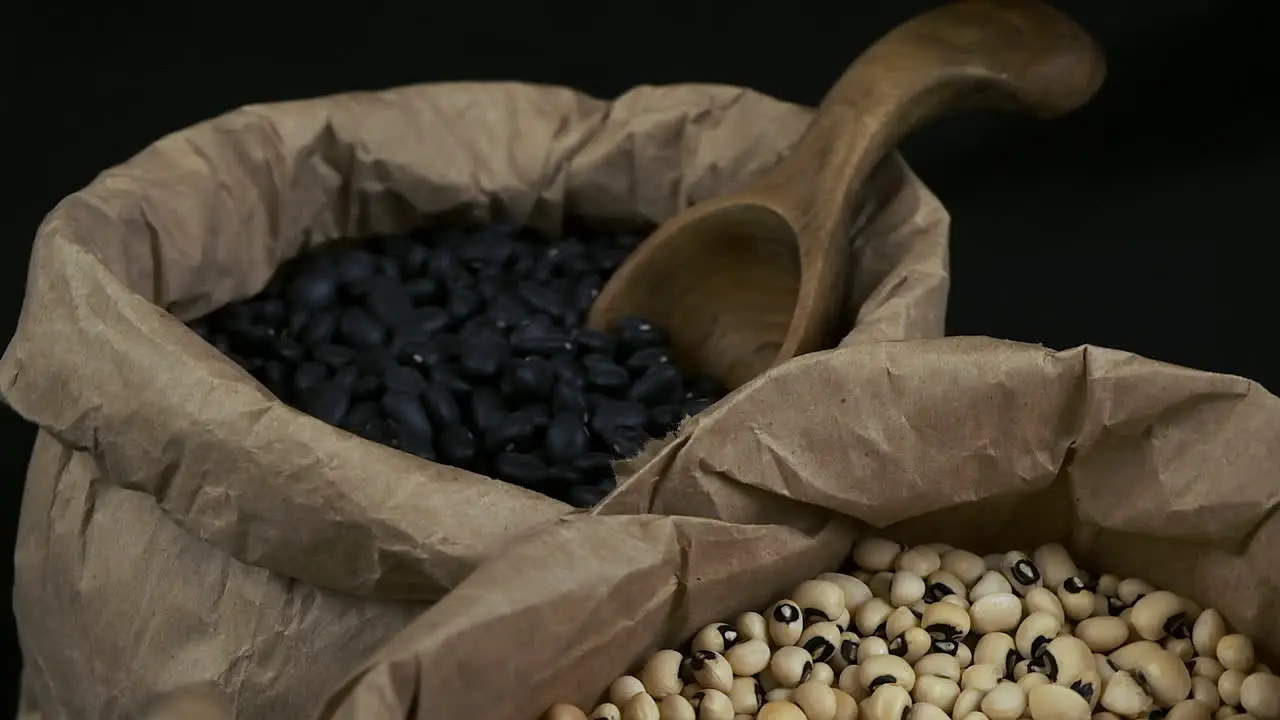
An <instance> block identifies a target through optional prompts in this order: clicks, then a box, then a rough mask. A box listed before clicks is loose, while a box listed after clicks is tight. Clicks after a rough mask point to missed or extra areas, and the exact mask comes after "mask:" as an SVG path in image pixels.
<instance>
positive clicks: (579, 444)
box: [545, 413, 591, 464]
mask: <svg viewBox="0 0 1280 720" xmlns="http://www.w3.org/2000/svg"><path fill="white" fill-rule="evenodd" d="M545 440H546V453H547V459H548V460H550V461H551V462H552V463H554V464H560V463H569V462H573V461H574V460H576V459H577V458H579V457H581V456H582V455H583V454H584V453H586V452H587V448H588V447H589V446H590V444H591V436H590V435H588V434H587V429H586V427H584V426H583V424H582V416H580V415H574V414H569V413H559V414H557V415H555V416H554V417H553V418H552V419H551V422H550V424H548V425H547V433H546V438H545Z"/></svg>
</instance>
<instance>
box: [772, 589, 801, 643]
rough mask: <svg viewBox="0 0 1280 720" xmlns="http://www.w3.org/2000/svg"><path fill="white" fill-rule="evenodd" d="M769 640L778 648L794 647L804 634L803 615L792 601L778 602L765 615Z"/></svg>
mask: <svg viewBox="0 0 1280 720" xmlns="http://www.w3.org/2000/svg"><path fill="white" fill-rule="evenodd" d="M764 619H765V623H767V625H768V627H769V640H770V641H771V642H772V643H773V644H774V645H777V646H779V647H783V646H786V645H795V644H796V641H797V640H799V639H800V633H802V632H804V614H803V613H802V612H801V611H800V606H799V605H797V604H796V603H795V601H793V600H779V601H778V602H776V603H774V604H773V606H772V607H770V608H769V611H768V612H767V613H765V618H764Z"/></svg>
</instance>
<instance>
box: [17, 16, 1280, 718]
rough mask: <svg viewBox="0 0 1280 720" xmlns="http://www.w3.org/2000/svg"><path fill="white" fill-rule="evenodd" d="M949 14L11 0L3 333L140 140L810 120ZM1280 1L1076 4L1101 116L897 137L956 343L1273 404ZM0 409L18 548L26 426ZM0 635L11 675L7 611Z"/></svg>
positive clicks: (965, 122)
mask: <svg viewBox="0 0 1280 720" xmlns="http://www.w3.org/2000/svg"><path fill="white" fill-rule="evenodd" d="M936 4H939V3H937V2H927V1H925V0H898V1H896V2H890V1H889V0H876V1H874V2H867V1H861V2H843V3H804V2H798V3H797V2H792V3H786V2H769V3H765V2H759V1H758V0H737V1H736V2H719V3H713V2H707V1H706V0H704V1H703V2H700V3H699V2H687V3H681V4H676V3H671V4H670V5H666V4H664V3H625V2H622V1H621V0H613V2H612V3H605V2H599V3H594V4H585V3H583V4H581V6H579V5H578V4H569V3H565V2H551V3H546V4H542V3H497V2H493V0H489V1H488V2H470V3H462V4H453V3H384V2H377V1H375V0H365V1H364V2H359V3H355V4H352V5H350V6H347V5H344V4H340V3H334V4H333V5H332V7H328V6H324V4H323V3H320V4H307V5H305V6H303V5H301V4H297V3H271V2H259V3H257V4H256V5H244V6H238V5H236V4H235V3H226V2H222V3H215V4H210V3H169V4H168V5H171V6H172V7H169V6H165V7H160V6H159V5H158V4H157V5H156V6H153V7H142V6H133V7H131V6H129V5H128V4H127V3H125V4H121V3H98V4H93V5H88V4H86V5H85V6H84V7H72V6H70V5H66V6H60V7H59V6H52V5H47V6H46V5H39V6H37V5H22V4H21V3H19V6H18V8H17V11H16V16H15V14H14V12H13V11H12V10H11V11H9V12H8V13H6V14H7V15H8V17H7V18H6V19H5V21H4V22H3V23H0V24H2V25H3V26H4V27H3V33H4V35H5V36H7V37H6V38H5V40H6V42H5V43H4V45H5V47H6V49H7V50H9V51H11V52H12V53H13V56H14V61H12V62H11V63H6V65H7V66H8V69H7V70H6V72H7V73H11V75H10V77H11V81H10V82H8V83H5V85H6V86H7V88H8V90H7V92H5V93H4V95H2V96H0V98H3V99H0V108H2V109H3V111H2V112H0V117H4V122H5V125H4V128H5V132H7V133H8V136H7V139H8V142H7V143H6V145H7V147H6V151H7V152H6V155H7V157H8V159H9V163H8V167H9V173H10V177H9V179H8V180H9V183H10V184H11V186H12V187H15V188H16V190H17V194H16V197H14V196H12V195H10V196H9V199H8V201H7V203H6V206H5V207H6V211H5V212H4V213H3V217H4V222H5V223H6V227H5V235H4V241H3V243H2V244H0V248H3V251H4V262H3V264H0V267H2V268H3V271H4V273H5V278H4V279H5V282H4V283H3V285H0V298H2V301H3V311H2V312H0V331H2V332H3V337H5V338H8V337H9V336H10V335H11V334H12V332H13V328H14V325H15V323H16V319H17V314H18V309H19V306H20V303H21V298H22V287H23V284H24V276H25V273H26V263H27V257H28V255H29V251H30V242H31V238H32V237H33V235H34V232H35V229H36V226H37V224H38V223H39V222H40V219H41V218H42V217H43V215H44V213H46V212H47V211H48V210H49V209H50V208H52V206H53V205H54V204H55V203H56V202H57V201H58V200H59V199H60V198H61V197H63V196H64V195H66V194H68V193H70V192H73V191H75V190H76V189H78V188H80V187H82V186H83V185H85V184H86V183H88V182H89V181H90V180H91V179H92V178H93V176H94V175H95V174H96V173H97V172H98V171H100V170H102V169H104V168H106V167H108V166H110V165H112V164H115V163H118V162H121V161H123V160H125V159H126V158H128V157H129V156H130V155H132V154H133V153H135V152H137V151H138V150H139V149H141V148H142V147H143V146H145V145H146V144H147V143H148V142H150V141H152V140H154V139H156V138H158V137H160V136H161V135H163V134H165V133H168V132H170V131H173V130H177V129H179V128H181V127H183V126H186V125H189V124H191V123H194V122H196V121H199V120H202V119H205V118H207V117H210V116H212V115H216V114H219V113H221V112H224V111H226V110H230V109H232V108H235V107H237V106H239V105H243V104H246V103H250V102H261V101H270V100H283V99H293V98H302V97H309V96H314V95H321V94H327V93H333V92H340V91H345V90H356V89H377V88H382V87H388V86H393V85H399V84H407V83H414V82H425V81H434V80H456V79H516V80H529V81H536V82H546V83H557V84H565V85H572V86H575V87H578V88H580V89H582V90H585V91H587V92H590V93H592V94H595V95H597V96H602V97H607V96H611V95H615V94H617V93H619V92H621V91H623V90H625V89H627V88H628V87H630V86H632V85H636V84H640V83H673V82H689V81H697V82H722V83H732V84H739V85H747V86H751V87H754V88H756V89H758V90H761V91H763V92H766V93H770V94H772V95H775V96H778V97H781V98H784V99H787V100H792V101H796V102H803V103H810V104H812V103H816V102H817V101H818V100H819V99H820V98H821V96H822V93H823V91H824V90H825V89H826V87H827V86H828V85H829V83H830V82H832V81H833V80H834V79H835V78H836V76H837V75H838V74H839V73H840V71H841V70H842V69H843V67H844V66H845V65H846V64H847V63H848V62H849V61H850V60H851V59H852V58H853V57H854V56H855V55H856V54H857V53H858V52H859V51H861V50H862V49H863V48H865V47H866V46H867V45H868V44H870V43H871V42H872V41H873V40H874V39H875V38H876V37H878V36H879V35H881V34H883V33H884V32H885V31H887V30H888V29H889V28H890V27H892V26H893V25H894V24H896V23H898V22H900V21H902V20H905V19H906V18H907V17H909V16H910V15H912V14H914V13H916V12H918V11H920V10H921V9H924V8H926V7H930V6H933V5H936ZM1271 5H1273V3H1268V2H1267V1H1266V0H1243V1H1241V2H1228V1H1224V0H1170V1H1169V2H1150V1H1147V2H1124V1H1122V0H1109V1H1108V0H1091V1H1089V2H1082V1H1077V2H1071V1H1070V0H1060V2H1059V4H1058V6H1059V7H1060V8H1062V9H1063V10H1066V11H1067V12H1068V13H1070V14H1071V15H1073V16H1074V17H1075V18H1076V19H1077V20H1079V21H1080V22H1081V23H1082V24H1083V25H1085V26H1086V27H1087V28H1089V29H1090V30H1091V31H1092V32H1093V33H1094V35H1095V36H1096V37H1097V38H1098V39H1099V41H1100V42H1101V43H1102V45H1103V46H1104V48H1105V49H1106V51H1107V54H1108V59H1109V66H1110V74H1109V78H1108V81H1107V84H1106V86H1105V87H1104V89H1103V91H1102V92H1101V93H1100V95H1099V96H1098V97H1097V98H1096V100H1095V101H1094V102H1093V103H1092V105H1090V106H1089V107H1088V108H1087V109H1085V110H1083V111H1081V112H1079V113H1077V114H1075V115H1072V116H1069V117H1067V118H1063V119H1060V120H1056V121H1052V122H1035V121H1031V120H1026V119H1010V118H1006V117H1000V116H987V115H981V116H968V117H963V118H958V119H954V120H947V121H943V122H942V123H940V124H937V125H934V126H932V127H931V128H929V129H926V130H924V131H923V132H921V133H919V134H917V135H916V136H915V137H912V138H910V139H909V140H908V141H907V143H906V144H905V145H904V147H903V151H904V153H905V154H906V157H907V159H908V161H910V162H911V163H912V164H913V166H914V168H915V170H916V171H917V173H918V174H919V175H920V176H921V177H922V178H923V179H924V181H925V182H926V183H927V184H929V185H930V186H931V187H932V188H933V189H934V191H935V192H936V193H937V194H938V195H939V196H940V197H941V199H942V200H943V202H945V203H946V204H947V206H948V208H949V209H950V210H951V213H952V216H953V233H952V251H953V270H954V284H953V289H952V295H951V306H950V317H949V328H948V329H949V332H950V333H951V334H982V335H992V336H998V337H1005V338H1012V339H1017V340H1025V341H1031V342H1040V343H1044V344H1045V345H1048V346H1050V347H1055V348H1062V347H1069V346H1072V345H1076V344H1080V343H1086V342H1087V343H1093V344H1098V345H1106V346H1111V347H1117V348H1122V349H1125V350H1131V351H1134V352H1137V353H1140V354H1143V355H1147V356H1149V357H1154V358H1157V359H1160V360H1166V361H1170V362H1174V363H1179V364H1184V365H1189V366H1192V367H1197V368H1203V369H1208V370H1214V371H1221V372H1227V373H1235V374H1240V375H1244V376H1247V377H1250V378H1253V379H1255V380H1258V381H1260V382H1261V383H1263V384H1264V385H1266V386H1268V387H1269V388H1270V389H1271V390H1272V391H1278V390H1280V366H1277V364H1276V363H1274V362H1265V361H1264V357H1266V356H1264V351H1263V345H1264V338H1265V337H1266V335H1267V334H1268V333H1266V332H1265V331H1264V328H1265V327H1273V328H1274V327H1275V326H1276V323H1275V320H1274V319H1273V318H1272V313H1273V312H1274V311H1275V310H1276V309H1277V303H1276V299H1277V293H1276V281H1275V279H1274V277H1273V274H1274V273H1275V272H1276V270H1274V269H1273V268H1274V265H1273V261H1274V260H1275V259H1276V258H1277V254H1278V253H1277V250H1276V247H1275V246H1276V241H1277V239H1280V233H1278V232H1277V230H1276V226H1275V224H1274V222H1273V220H1272V213H1280V203H1278V198H1277V190H1280V181H1278V180H1277V177H1278V176H1280V172H1278V169H1280V152H1277V151H1278V150H1280V142H1278V139H1280V134H1278V132H1277V128H1278V127H1280V110H1278V109H1276V107H1275V104H1274V102H1275V100H1276V95H1277V94H1278V93H1277V88H1280V82H1278V81H1280V73H1278V72H1277V69H1278V67H1280V62H1277V61H1276V60H1275V59H1274V53H1275V51H1276V40H1275V37H1274V30H1273V27H1274V25H1275V23H1274V16H1275V12H1274V10H1272V9H1271V7H1270V6H1271ZM24 14H26V16H24ZM0 137H5V136H4V135H0ZM0 413H3V415H2V416H0V421H2V422H3V431H4V441H5V445H6V447H5V449H4V451H3V452H2V453H0V458H3V463H4V466H3V470H2V472H3V475H2V476H0V480H2V481H3V483H4V486H5V488H6V490H5V492H6V495H5V498H4V501H3V505H4V508H5V514H4V519H3V523H2V524H3V526H4V528H5V531H6V533H7V534H6V535H5V537H4V543H5V544H7V545H9V546H10V547H11V546H12V542H13V536H14V528H15V525H16V518H17V508H18V503H19V500H20V495H21V484H22V478H23V472H24V470H25V464H26V456H27V453H28V450H29V448H30V444H31V441H32V437H33V435H32V430H31V428H30V427H29V426H26V425H25V424H23V423H22V422H21V421H20V420H19V419H18V418H17V417H16V416H14V415H13V413H11V412H10V411H8V410H7V409H6V410H2V411H0ZM10 570H11V565H8V564H7V565H6V572H10ZM6 585H7V583H6ZM0 642H2V643H3V647H2V648H0V652H3V653H4V654H5V655H13V656H14V658H15V660H16V655H17V644H16V640H15V638H14V635H13V629H12V625H11V620H10V622H7V623H5V627H4V637H3V638H0ZM6 659H7V658H6ZM118 660H119V661H120V662H128V659H127V658H119V659H118ZM5 666H6V667H16V663H5ZM11 678H12V679H11ZM11 678H5V679H4V680H5V683H6V685H5V687H4V690H5V695H6V696H8V697H13V695H12V694H11V693H12V689H11V687H10V683H11V682H15V681H16V673H14V674H13V675H12V676H11ZM12 702H13V701H12V700H9V699H7V698H6V703H7V706H8V707H12V706H13V705H12ZM7 712H8V710H7V709H5V708H0V714H3V713H7Z"/></svg>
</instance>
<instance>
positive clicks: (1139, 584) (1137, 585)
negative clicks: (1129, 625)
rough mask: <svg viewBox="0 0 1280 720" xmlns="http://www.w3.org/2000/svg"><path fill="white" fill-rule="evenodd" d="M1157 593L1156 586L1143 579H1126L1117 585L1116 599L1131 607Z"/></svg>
mask: <svg viewBox="0 0 1280 720" xmlns="http://www.w3.org/2000/svg"><path fill="white" fill-rule="evenodd" d="M1155 591H1156V588H1155V586H1153V585H1152V584H1151V583H1149V582H1147V581H1146V580H1143V579H1142V578H1125V579H1123V580H1121V581H1120V582H1119V583H1117V584H1116V597H1118V598H1120V602H1123V603H1124V604H1125V605H1129V606H1132V605H1133V604H1134V603H1136V602H1138V601H1139V600H1141V599H1142V598H1144V597H1146V596H1147V595H1149V594H1151V593H1153V592H1155Z"/></svg>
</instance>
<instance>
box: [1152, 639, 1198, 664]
mask: <svg viewBox="0 0 1280 720" xmlns="http://www.w3.org/2000/svg"><path fill="white" fill-rule="evenodd" d="M1160 644H1161V645H1162V646H1163V647H1164V649H1165V650H1168V651H1169V652H1171V653H1173V654H1174V655H1177V656H1178V659H1179V660H1181V661H1182V662H1183V664H1186V663H1188V662H1190V661H1191V658H1193V657H1195V655H1196V646H1195V645H1194V644H1192V642H1191V638H1183V637H1174V636H1172V635H1170V636H1169V637H1167V638H1165V639H1164V640H1163V641H1161V642H1160Z"/></svg>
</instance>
